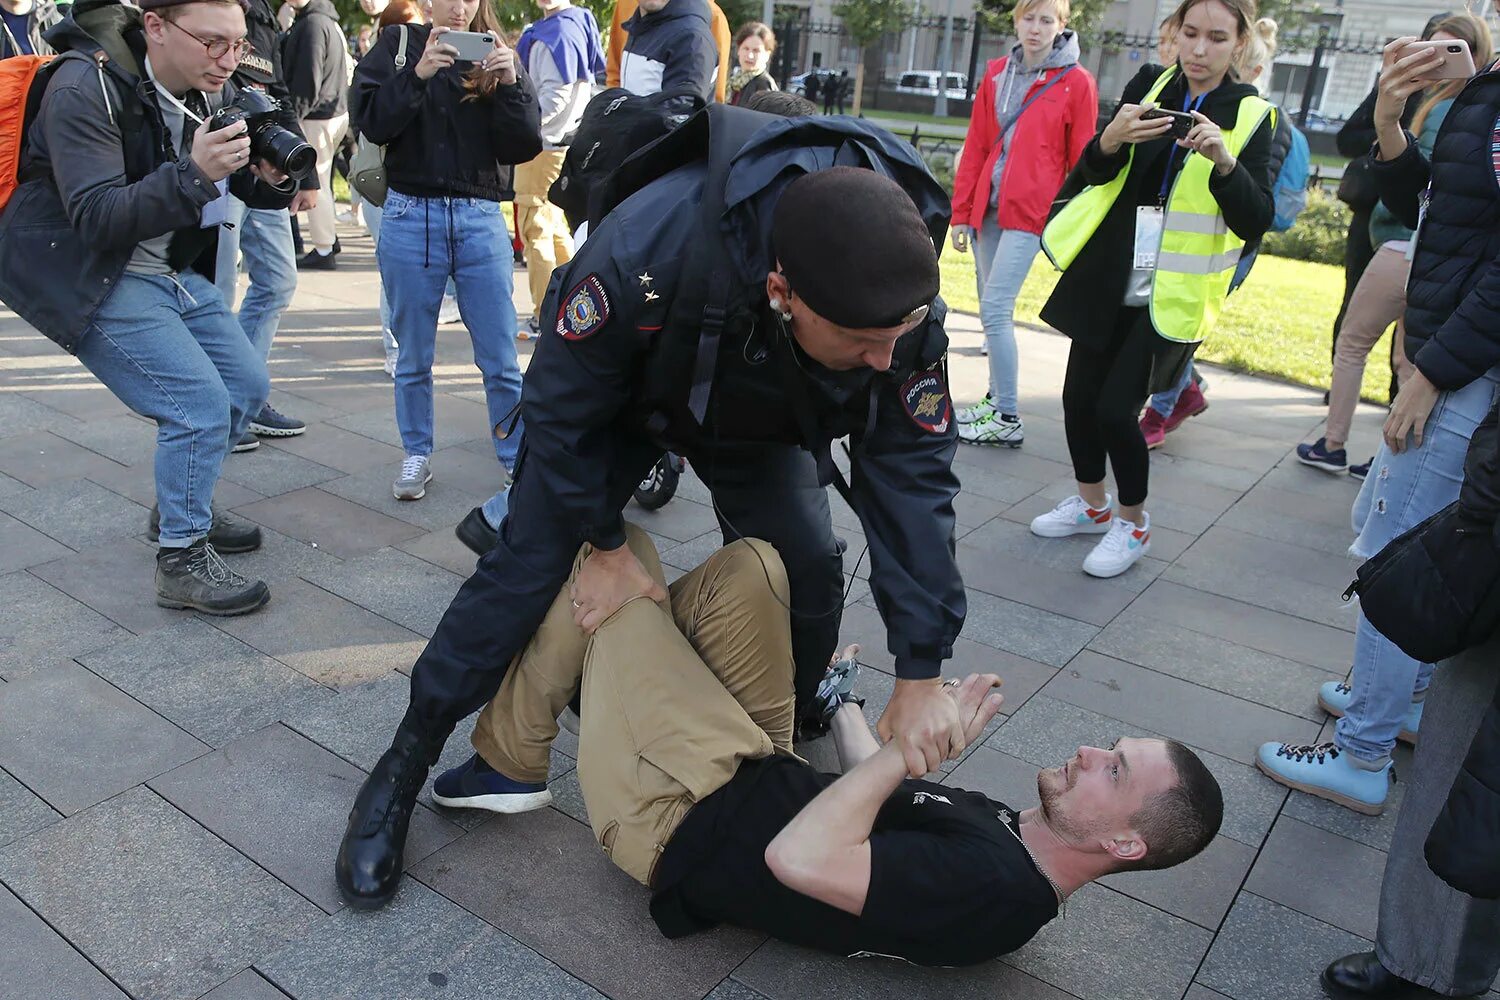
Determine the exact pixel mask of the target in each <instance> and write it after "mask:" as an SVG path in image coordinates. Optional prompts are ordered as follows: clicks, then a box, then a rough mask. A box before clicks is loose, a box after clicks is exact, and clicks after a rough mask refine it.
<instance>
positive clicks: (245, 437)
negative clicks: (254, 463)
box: [229, 431, 260, 454]
mask: <svg viewBox="0 0 1500 1000" xmlns="http://www.w3.org/2000/svg"><path fill="white" fill-rule="evenodd" d="M259 447H260V438H258V437H256V436H255V432H254V431H246V432H245V433H244V434H242V435H240V439H239V440H238V441H236V442H235V443H234V447H233V448H230V449H229V450H230V451H232V452H234V453H235V454H239V453H240V452H242V451H254V450H255V449H257V448H259Z"/></svg>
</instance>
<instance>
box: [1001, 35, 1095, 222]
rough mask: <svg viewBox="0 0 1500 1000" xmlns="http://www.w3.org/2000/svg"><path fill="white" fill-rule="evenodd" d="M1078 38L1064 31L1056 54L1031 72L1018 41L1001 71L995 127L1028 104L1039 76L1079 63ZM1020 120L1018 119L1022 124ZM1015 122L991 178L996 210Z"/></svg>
mask: <svg viewBox="0 0 1500 1000" xmlns="http://www.w3.org/2000/svg"><path fill="white" fill-rule="evenodd" d="M1078 55H1079V49H1078V35H1077V34H1075V33H1074V32H1072V31H1060V32H1058V33H1057V37H1056V38H1054V39H1053V40H1052V51H1051V53H1049V54H1048V56H1047V58H1046V59H1044V60H1042V64H1041V65H1040V66H1038V67H1036V68H1035V69H1027V68H1026V64H1025V62H1024V58H1025V56H1024V54H1023V53H1022V51H1021V43H1020V42H1017V43H1016V44H1015V45H1014V46H1012V47H1011V50H1010V58H1008V59H1006V60H1005V68H1004V69H1003V70H1001V71H1000V76H999V77H997V78H996V80H995V124H996V125H997V126H1004V125H1005V121H1006V119H1007V118H1009V117H1010V116H1011V115H1013V114H1015V112H1016V111H1018V110H1019V109H1020V107H1021V105H1022V104H1024V103H1025V101H1026V94H1027V93H1028V92H1029V91H1030V90H1031V85H1032V84H1034V83H1036V81H1037V77H1039V76H1041V75H1042V73H1043V72H1045V71H1046V70H1049V69H1062V68H1063V67H1065V66H1072V65H1074V64H1075V63H1077V62H1078ZM1019 120H1020V119H1019V118H1018V119H1016V121H1019ZM1015 130H1016V124H1015V121H1012V122H1011V125H1010V128H1008V129H1006V130H1005V134H1004V135H1003V136H1001V137H1000V155H999V156H998V157H996V158H995V170H994V172H993V173H992V174H991V175H990V207H991V208H995V207H997V206H998V205H999V204H1000V172H1001V171H1002V170H1004V169H1005V156H1006V154H1007V153H1008V152H1009V151H1010V137H1011V136H1012V135H1013V134H1014V133H1015Z"/></svg>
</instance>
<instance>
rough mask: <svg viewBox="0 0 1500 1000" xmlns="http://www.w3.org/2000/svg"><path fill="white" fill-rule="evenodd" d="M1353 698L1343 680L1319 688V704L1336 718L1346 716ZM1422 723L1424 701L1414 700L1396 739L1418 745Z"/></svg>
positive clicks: (1352, 693) (1351, 692) (1350, 689)
mask: <svg viewBox="0 0 1500 1000" xmlns="http://www.w3.org/2000/svg"><path fill="white" fill-rule="evenodd" d="M1423 694H1424V695H1425V694H1426V692H1425V691H1424V692H1423ZM1353 700H1354V692H1353V689H1352V688H1350V687H1349V685H1348V684H1346V683H1344V682H1343V681H1329V682H1328V683H1326V684H1324V685H1323V686H1322V687H1320V688H1318V705H1319V706H1321V707H1322V709H1323V711H1325V712H1327V713H1328V714H1329V715H1331V716H1333V717H1334V718H1335V719H1342V718H1343V717H1344V713H1345V712H1347V711H1349V703H1350V702H1351V701H1353ZM1421 725H1422V702H1421V700H1420V699H1419V700H1417V701H1413V702H1412V703H1411V708H1409V709H1407V712H1406V720H1405V721H1404V722H1402V723H1401V732H1399V733H1397V734H1396V739H1398V740H1400V741H1401V742H1402V743H1406V744H1408V745H1410V746H1416V745H1417V734H1418V732H1419V730H1420V728H1421Z"/></svg>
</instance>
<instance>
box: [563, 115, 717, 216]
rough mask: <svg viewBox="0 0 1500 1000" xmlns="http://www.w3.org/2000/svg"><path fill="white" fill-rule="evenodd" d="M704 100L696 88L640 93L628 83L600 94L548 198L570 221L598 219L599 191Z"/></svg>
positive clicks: (571, 144) (571, 143)
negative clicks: (617, 172)
mask: <svg viewBox="0 0 1500 1000" xmlns="http://www.w3.org/2000/svg"><path fill="white" fill-rule="evenodd" d="M703 105H704V101H703V98H702V97H700V96H698V95H697V94H696V93H693V92H691V91H670V90H669V91H663V92H662V93H660V94H651V95H649V96H647V97H638V96H636V95H635V94H632V93H631V92H630V91H628V90H625V89H624V88H623V87H611V88H610V89H609V90H606V91H603V92H601V93H599V94H597V95H595V96H594V97H593V98H592V99H591V100H590V101H589V103H588V107H586V108H584V110H583V119H582V121H580V122H579V123H578V128H577V129H575V130H574V131H573V134H572V135H571V136H570V137H569V140H568V155H567V158H566V159H564V160H563V167H562V173H560V174H559V175H558V178H557V180H556V181H555V182H554V183H553V185H552V189H551V191H549V192H548V195H547V197H548V200H550V201H551V202H552V204H554V205H556V206H557V207H558V208H560V209H562V210H563V214H564V215H566V216H567V217H568V226H569V227H570V228H572V229H577V228H578V227H579V226H581V225H582V224H583V223H584V222H585V221H588V220H592V222H593V223H597V222H598V220H599V218H601V217H602V216H603V214H604V213H603V212H596V211H595V209H596V207H597V206H598V197H599V195H598V192H599V191H600V189H601V188H602V187H603V182H604V181H605V180H606V179H607V178H608V177H609V176H610V175H611V174H612V173H614V171H615V170H616V169H617V168H618V167H619V166H620V164H622V163H624V162H625V160H626V159H628V158H629V157H630V155H631V154H632V153H634V152H636V151H637V150H639V149H642V148H643V147H645V146H647V145H650V144H651V142H653V141H654V140H656V139H659V138H661V137H662V136H664V135H666V134H667V133H668V132H671V131H672V130H673V129H675V128H677V127H678V126H679V125H681V124H682V123H683V122H685V121H687V120H688V119H689V118H691V117H692V116H693V115H694V114H696V113H697V112H698V111H699V110H700V109H701V108H702V107H703Z"/></svg>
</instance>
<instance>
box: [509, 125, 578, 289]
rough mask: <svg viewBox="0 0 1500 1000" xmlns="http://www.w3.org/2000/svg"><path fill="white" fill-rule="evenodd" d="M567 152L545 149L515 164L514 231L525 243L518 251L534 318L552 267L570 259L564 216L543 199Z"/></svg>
mask: <svg viewBox="0 0 1500 1000" xmlns="http://www.w3.org/2000/svg"><path fill="white" fill-rule="evenodd" d="M567 155H568V151H567V150H566V149H548V150H543V151H542V152H541V153H538V154H537V158H536V159H534V160H532V161H531V162H530V163H520V164H517V165H516V178H515V187H516V231H517V232H518V233H519V234H520V236H521V242H522V243H523V244H525V248H524V249H523V251H522V252H523V253H524V254H525V256H526V283H527V284H528V285H530V286H531V315H532V316H535V317H538V318H540V316H541V314H542V299H543V298H545V297H546V295H547V282H549V281H551V280H552V272H553V270H554V269H556V268H558V267H560V266H561V265H563V264H566V263H567V262H568V261H570V260H572V259H573V236H572V234H571V233H569V232H568V219H567V217H566V216H565V215H563V210H562V209H560V208H558V207H557V206H556V205H554V204H552V202H550V201H548V200H547V192H548V191H549V190H550V189H551V188H552V182H553V181H555V180H557V175H558V174H560V173H562V165H563V160H564V158H566V157H567Z"/></svg>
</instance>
